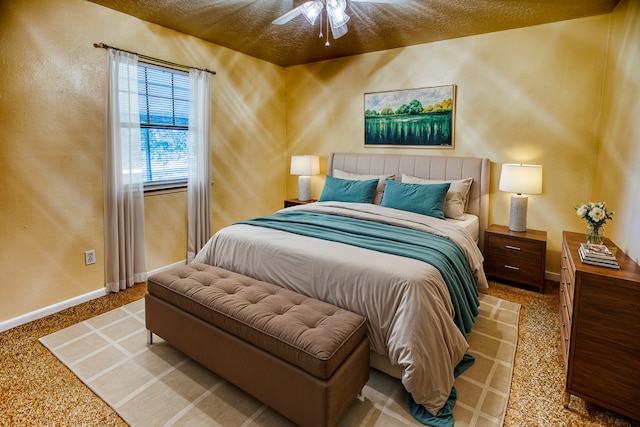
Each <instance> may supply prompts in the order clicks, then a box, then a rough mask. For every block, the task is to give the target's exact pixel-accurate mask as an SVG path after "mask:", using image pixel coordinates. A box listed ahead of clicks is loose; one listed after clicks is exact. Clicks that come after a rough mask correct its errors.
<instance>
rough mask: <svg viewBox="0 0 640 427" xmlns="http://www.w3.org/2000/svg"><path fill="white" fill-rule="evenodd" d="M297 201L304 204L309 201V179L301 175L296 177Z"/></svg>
mask: <svg viewBox="0 0 640 427" xmlns="http://www.w3.org/2000/svg"><path fill="white" fill-rule="evenodd" d="M298 200H300V201H301V202H306V201H308V200H311V177H310V176H305V175H301V176H299V177H298Z"/></svg>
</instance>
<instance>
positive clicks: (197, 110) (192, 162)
mask: <svg viewBox="0 0 640 427" xmlns="http://www.w3.org/2000/svg"><path fill="white" fill-rule="evenodd" d="M210 77H211V75H210V73H209V72H206V71H201V70H196V69H193V68H192V69H191V70H190V71H189V89H190V101H191V102H190V107H189V137H188V146H189V173H188V184H187V204H188V207H187V215H188V227H187V228H188V232H187V263H191V262H193V259H194V258H195V256H196V254H197V253H198V251H199V250H200V249H202V247H203V246H204V244H205V243H207V240H209V237H210V236H211V154H210V153H211V152H210V149H209V122H210V120H211V115H210V114H211V113H210V111H211V110H210V104H211V100H210V99H211V95H210V80H211V79H210Z"/></svg>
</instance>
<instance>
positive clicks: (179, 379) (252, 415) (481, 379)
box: [40, 294, 520, 427]
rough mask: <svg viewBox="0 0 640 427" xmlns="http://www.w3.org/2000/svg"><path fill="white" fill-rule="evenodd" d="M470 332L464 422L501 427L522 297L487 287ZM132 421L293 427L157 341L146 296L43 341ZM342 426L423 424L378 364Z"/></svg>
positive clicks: (138, 424) (459, 386)
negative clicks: (509, 297) (150, 334)
mask: <svg viewBox="0 0 640 427" xmlns="http://www.w3.org/2000/svg"><path fill="white" fill-rule="evenodd" d="M480 300H481V304H480V314H479V316H478V318H477V319H476V324H475V325H474V327H473V331H472V332H471V333H470V334H469V336H468V339H469V344H470V347H471V349H470V351H469V353H470V354H472V355H473V356H475V359H476V361H475V363H474V365H473V366H472V367H471V368H469V369H468V370H467V371H466V372H464V373H463V374H462V375H460V376H459V377H458V378H457V379H456V382H455V387H456V390H457V394H458V400H457V403H456V406H455V407H454V410H453V413H454V419H455V425H456V427H462V426H501V425H502V422H503V419H504V414H505V411H506V406H507V401H508V398H509V389H510V386H511V375H512V372H513V360H514V357H515V350H516V345H517V339H518V316H519V311H520V305H519V304H516V303H512V302H509V301H505V300H502V299H499V298H496V297H492V296H489V295H486V294H481V295H480ZM40 342H41V343H42V344H44V345H45V346H46V347H47V348H48V349H49V350H50V351H51V352H52V353H53V354H54V355H55V356H56V357H57V358H58V359H59V360H60V361H61V362H62V363H63V364H65V365H66V366H67V367H68V368H69V369H71V371H72V372H73V373H74V374H75V375H76V376H78V378H80V380H81V381H82V382H83V383H84V384H86V385H87V386H88V387H89V388H90V389H91V390H93V392H94V393H96V395H98V396H99V397H100V398H101V399H103V400H104V401H105V402H106V403H107V404H108V405H109V406H111V407H112V408H113V409H114V410H115V411H116V412H117V413H118V415H119V416H120V417H121V418H122V419H123V420H124V421H126V422H127V423H128V424H129V425H131V426H134V427H142V426H162V425H164V426H180V425H188V426H199V425H202V426H216V425H218V426H249V425H252V426H286V425H292V424H291V423H290V422H289V421H288V420H287V419H286V418H284V417H282V416H281V415H280V414H278V413H277V412H275V411H273V410H271V409H270V408H268V407H266V406H265V405H263V404H262V403H260V402H259V401H257V400H255V399H253V398H252V397H251V396H249V395H247V394H246V393H244V392H243V391H242V390H239V389H238V388H236V387H234V386H233V385H232V384H230V383H228V382H226V381H225V380H223V379H222V378H220V377H219V376H217V375H215V374H214V373H212V372H211V371H209V370H208V369H206V368H204V367H203V366H201V365H200V364H198V363H197V362H194V361H193V360H191V359H189V358H188V357H186V356H185V355H184V354H182V353H181V352H179V351H178V350H176V349H174V348H173V347H171V346H170V345H169V344H167V343H165V342H164V341H162V339H160V338H158V337H154V344H152V345H148V344H147V335H146V329H145V327H144V301H143V300H138V301H135V302H133V303H130V304H128V305H125V306H123V307H120V308H118V309H116V310H113V311H110V312H108V313H105V314H102V315H100V316H97V317H94V318H92V319H89V320H87V321H84V322H81V323H78V324H76V325H73V326H71V327H68V328H66V329H62V330H60V331H58V332H56V333H53V334H51V335H48V336H46V337H43V338H41V339H40ZM339 425H341V426H385V427H387V426H413V425H416V426H420V425H422V424H420V423H419V422H418V421H416V420H415V419H414V418H413V417H412V416H411V415H410V414H409V412H408V409H407V399H406V391H405V390H404V388H403V387H402V384H401V382H400V380H398V379H396V378H392V377H390V376H388V375H386V374H383V373H381V372H379V371H377V370H375V369H372V370H371V375H370V378H369V382H368V383H367V385H366V386H365V388H364V390H363V393H362V396H361V398H360V399H358V400H355V401H354V402H353V404H352V405H351V407H350V408H349V410H348V411H347V413H346V414H345V416H344V418H343V419H342V420H341V421H340V424H339Z"/></svg>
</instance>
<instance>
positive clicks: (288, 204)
mask: <svg viewBox="0 0 640 427" xmlns="http://www.w3.org/2000/svg"><path fill="white" fill-rule="evenodd" d="M313 202H317V200H313V199H311V200H306V201H304V202H303V201H301V200H298V199H287V200H285V201H284V207H285V208H290V207H291V206H298V205H306V204H307V203H313Z"/></svg>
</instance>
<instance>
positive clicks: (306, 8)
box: [302, 0, 324, 25]
mask: <svg viewBox="0 0 640 427" xmlns="http://www.w3.org/2000/svg"><path fill="white" fill-rule="evenodd" d="M323 7H324V4H323V3H322V1H321V0H316V1H308V2H306V3H305V4H304V5H303V8H302V14H303V15H304V17H305V18H306V19H307V21H308V22H309V24H311V25H313V24H315V22H316V19H317V18H318V16H319V15H320V13H322V8H323Z"/></svg>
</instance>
